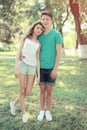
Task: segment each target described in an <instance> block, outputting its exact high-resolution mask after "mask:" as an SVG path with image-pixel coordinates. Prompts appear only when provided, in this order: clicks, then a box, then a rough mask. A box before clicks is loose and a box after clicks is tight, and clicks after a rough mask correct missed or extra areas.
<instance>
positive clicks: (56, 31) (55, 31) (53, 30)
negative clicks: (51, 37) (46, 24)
mask: <svg viewBox="0 0 87 130" xmlns="http://www.w3.org/2000/svg"><path fill="white" fill-rule="evenodd" d="M52 32H53V33H55V34H59V33H60V32H59V31H58V30H56V29H55V28H53V29H52Z"/></svg>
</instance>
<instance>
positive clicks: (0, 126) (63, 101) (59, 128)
mask: <svg viewBox="0 0 87 130" xmlns="http://www.w3.org/2000/svg"><path fill="white" fill-rule="evenodd" d="M66 58H67V60H64V59H62V61H61V63H60V67H59V71H58V74H59V77H58V79H57V82H56V85H55V87H54V95H53V105H52V109H51V113H52V116H53V120H52V121H51V122H49V123H48V122H47V121H46V119H44V120H43V122H39V121H37V119H36V118H37V115H38V113H39V109H40V108H39V107H40V106H39V86H37V85H34V87H33V91H32V94H31V95H30V97H27V98H26V111H27V114H28V117H29V120H28V123H27V124H23V123H22V121H21V111H20V105H18V106H17V108H16V116H15V117H13V116H12V115H11V114H10V109H9V102H10V101H12V100H14V99H15V98H16V96H18V90H19V89H18V80H17V79H16V78H15V77H14V75H13V73H14V61H15V59H6V60H5V59H0V130H87V63H84V62H79V61H77V60H76V59H75V58H74V59H75V60H73V61H70V57H69V60H68V57H66ZM71 58H73V57H71Z"/></svg>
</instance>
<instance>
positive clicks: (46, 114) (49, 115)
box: [45, 111, 52, 121]
mask: <svg viewBox="0 0 87 130" xmlns="http://www.w3.org/2000/svg"><path fill="white" fill-rule="evenodd" d="M45 116H46V120H47V121H52V116H51V114H50V111H46V112H45Z"/></svg>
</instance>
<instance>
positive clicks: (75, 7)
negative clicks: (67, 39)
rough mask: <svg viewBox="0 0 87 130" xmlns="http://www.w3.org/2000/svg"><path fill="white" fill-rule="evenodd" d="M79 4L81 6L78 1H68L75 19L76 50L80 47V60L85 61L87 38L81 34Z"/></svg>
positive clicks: (86, 56)
mask: <svg viewBox="0 0 87 130" xmlns="http://www.w3.org/2000/svg"><path fill="white" fill-rule="evenodd" d="M84 2H85V1H84ZM80 4H81V1H80V2H79V1H74V0H69V5H70V8H71V12H72V14H73V16H74V19H75V27H76V32H77V41H76V49H77V48H78V45H80V48H81V58H83V59H85V58H87V38H86V37H85V35H84V34H83V33H82V29H81V22H82V21H81V14H80V13H81V10H80V7H79V5H80ZM84 4H85V3H84ZM85 13H86V12H85Z"/></svg>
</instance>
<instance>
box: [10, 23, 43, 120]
mask: <svg viewBox="0 0 87 130" xmlns="http://www.w3.org/2000/svg"><path fill="white" fill-rule="evenodd" d="M42 31H43V25H42V24H41V22H36V23H34V24H33V25H32V26H31V27H30V29H28V31H27V32H26V33H25V34H24V36H23V38H22V39H21V43H20V47H19V50H18V53H17V57H16V64H15V73H14V75H15V77H18V80H19V96H18V97H17V98H16V100H15V101H13V102H10V111H11V114H12V115H15V106H16V105H17V104H18V103H20V107H21V112H22V121H23V122H27V120H28V118H27V115H26V111H25V97H26V96H28V95H30V94H31V91H32V87H33V85H34V80H35V74H36V71H37V75H38V83H39V80H40V62H39V51H40V43H39V41H38V40H37V36H38V35H40V34H41V33H42Z"/></svg>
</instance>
